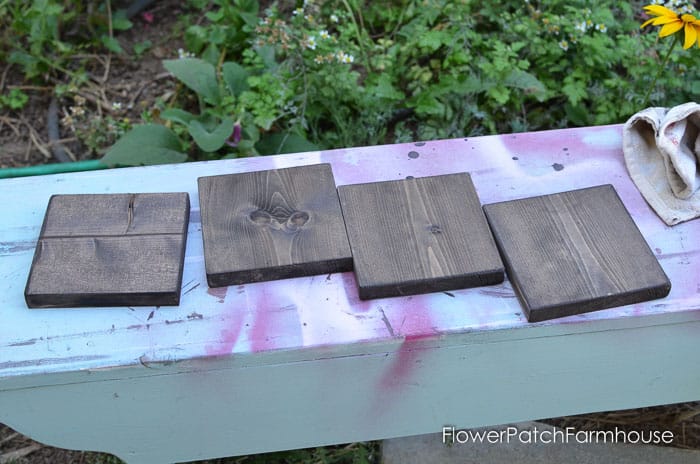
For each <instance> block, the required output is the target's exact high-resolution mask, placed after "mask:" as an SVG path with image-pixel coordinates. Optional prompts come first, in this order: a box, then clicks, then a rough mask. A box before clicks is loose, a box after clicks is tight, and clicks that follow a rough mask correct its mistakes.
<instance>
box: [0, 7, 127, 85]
mask: <svg viewBox="0 0 700 464" xmlns="http://www.w3.org/2000/svg"><path fill="white" fill-rule="evenodd" d="M106 5H107V2H90V1H77V2H65V1H59V0H29V1H22V2H20V1H15V2H12V1H4V2H0V59H1V60H2V61H7V62H9V63H13V64H16V65H18V66H19V67H20V68H21V70H22V72H23V73H24V75H25V76H26V77H27V78H29V79H35V78H40V77H42V76H45V75H46V74H47V73H53V72H60V73H62V74H68V75H69V76H71V77H72V78H74V79H78V80H79V79H80V78H82V76H83V74H84V71H83V70H82V67H81V65H82V63H81V60H75V59H74V57H75V55H78V54H82V53H83V52H85V51H86V50H96V51H103V50H109V51H111V52H113V53H124V50H123V49H122V47H121V45H120V43H119V41H118V40H117V39H116V38H115V37H114V35H113V33H114V32H118V31H123V30H127V29H129V28H131V27H132V23H131V21H129V20H128V19H127V18H126V15H125V13H124V11H117V12H115V13H114V14H111V11H110V10H109V9H107V8H106ZM110 24H111V29H112V33H110V26H109V25H110ZM66 31H70V32H69V33H66Z"/></svg>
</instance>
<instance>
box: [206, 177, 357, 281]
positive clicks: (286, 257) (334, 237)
mask: <svg viewBox="0 0 700 464" xmlns="http://www.w3.org/2000/svg"><path fill="white" fill-rule="evenodd" d="M198 182H199V203H200V208H201V215H202V235H203V239H204V260H205V267H206V273H207V281H208V283H209V286H210V287H222V286H226V285H239V284H244V283H249V282H261V281H266V280H274V279H283V278H290V277H301V276H308V275H315V274H328V273H332V272H343V271H349V270H351V269H352V256H351V254H350V245H349V244H348V238H347V235H346V233H345V225H344V223H343V216H342V213H341V211H340V203H339V202H338V193H337V192H336V189H335V180H334V178H333V171H332V170H331V166H330V164H316V165H310V166H300V167H294V168H286V169H272V170H267V171H256V172H247V173H240V174H227V175H221V176H208V177H200V178H199V179H198Z"/></svg>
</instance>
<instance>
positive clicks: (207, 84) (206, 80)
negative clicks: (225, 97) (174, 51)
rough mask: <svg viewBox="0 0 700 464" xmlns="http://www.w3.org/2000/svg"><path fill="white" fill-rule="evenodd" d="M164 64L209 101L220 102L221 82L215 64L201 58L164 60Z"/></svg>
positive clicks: (212, 102) (214, 103)
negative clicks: (217, 79) (218, 79)
mask: <svg viewBox="0 0 700 464" xmlns="http://www.w3.org/2000/svg"><path fill="white" fill-rule="evenodd" d="M163 66H164V67H165V69H167V70H168V71H170V72H171V73H172V74H173V75H174V76H175V77H176V78H178V79H179V80H181V81H182V83H183V84H185V85H186V86H187V87H189V88H190V89H192V90H194V91H195V92H197V94H199V95H200V96H202V98H204V99H205V100H206V101H207V102H209V103H211V104H212V105H216V104H217V103H218V102H219V84H218V83H217V81H216V70H215V69H214V66H212V65H211V64H210V63H207V62H206V61H204V60H200V59H199V58H182V59H178V60H164V61H163Z"/></svg>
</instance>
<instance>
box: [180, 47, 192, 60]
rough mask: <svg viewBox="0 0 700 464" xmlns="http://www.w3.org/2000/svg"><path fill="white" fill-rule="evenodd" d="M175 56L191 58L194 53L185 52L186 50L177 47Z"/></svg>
mask: <svg viewBox="0 0 700 464" xmlns="http://www.w3.org/2000/svg"><path fill="white" fill-rule="evenodd" d="M177 57H178V58H179V59H183V58H193V57H194V53H190V52H186V51H185V50H183V49H182V48H178V49H177Z"/></svg>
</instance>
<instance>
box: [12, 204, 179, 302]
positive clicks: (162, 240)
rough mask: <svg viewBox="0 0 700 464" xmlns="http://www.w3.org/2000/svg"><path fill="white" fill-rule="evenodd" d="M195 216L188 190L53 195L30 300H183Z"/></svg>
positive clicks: (33, 270) (37, 253)
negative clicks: (191, 221)
mask: <svg viewBox="0 0 700 464" xmlns="http://www.w3.org/2000/svg"><path fill="white" fill-rule="evenodd" d="M188 222H189V195H188V194H187V193H156V194H153V193H149V194H112V195H89V194H88V195H54V196H52V197H51V199H50V200H49V205H48V208H47V211H46V215H45V217H44V223H43V226H42V231H41V234H40V237H39V240H38V242H37V246H36V250H35V253H34V260H33V262H32V267H31V270H30V274H29V278H28V280H27V286H26V288H25V293H24V294H25V300H26V302H27V306H28V307H30V308H59V307H81V306H144V305H147V306H150V305H162V306H165V305H177V304H179V301H180V286H181V283H182V271H183V262H184V254H185V244H186V240H187V224H188Z"/></svg>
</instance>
